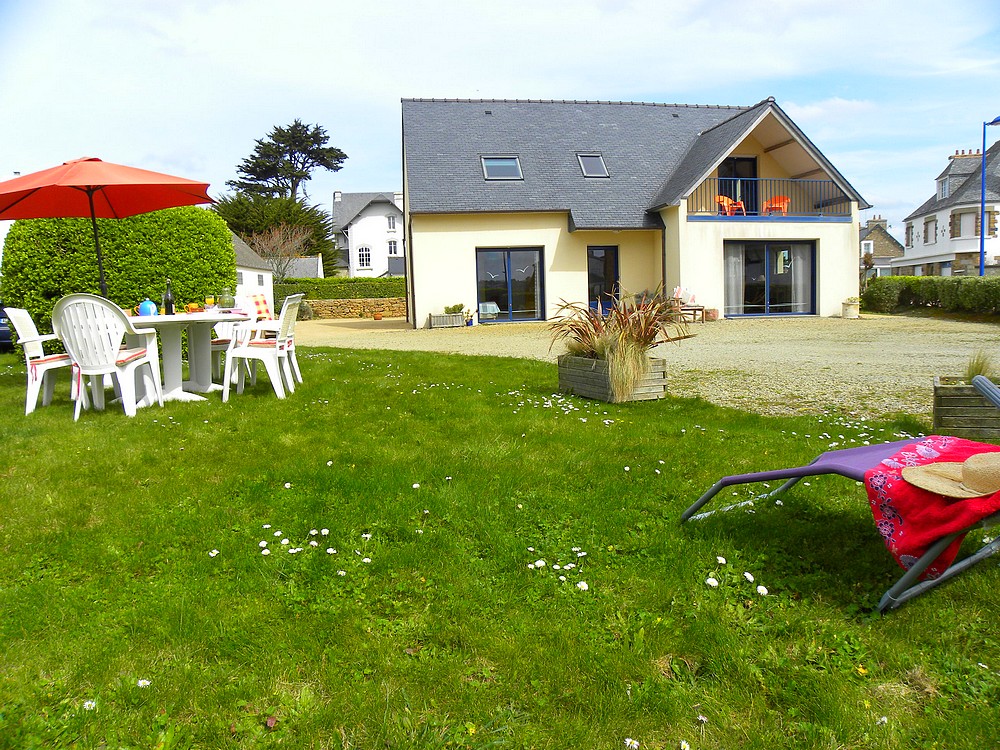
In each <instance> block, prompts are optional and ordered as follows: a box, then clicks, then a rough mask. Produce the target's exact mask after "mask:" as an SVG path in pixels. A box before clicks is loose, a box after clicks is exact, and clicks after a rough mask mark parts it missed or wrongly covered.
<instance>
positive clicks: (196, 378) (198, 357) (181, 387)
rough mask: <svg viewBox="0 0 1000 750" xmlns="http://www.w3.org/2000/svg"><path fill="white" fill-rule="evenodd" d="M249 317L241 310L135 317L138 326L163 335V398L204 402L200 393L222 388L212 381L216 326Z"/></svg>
mask: <svg viewBox="0 0 1000 750" xmlns="http://www.w3.org/2000/svg"><path fill="white" fill-rule="evenodd" d="M249 319H250V317H249V316H248V315H245V314H244V313H241V312H221V311H220V312H199V313H174V314H173V315H136V316H133V318H132V321H133V323H134V324H135V326H136V327H137V328H155V329H156V330H157V331H158V332H159V334H160V335H159V339H160V360H161V361H160V365H161V367H162V369H163V400H164V401H204V400H205V399H204V397H203V396H199V395H198V394H199V393H208V392H209V391H212V390H221V389H222V386H221V385H216V384H213V383H212V326H214V325H215V324H216V323H229V322H234V323H235V322H241V321H244V320H249ZM185 328H186V329H187V332H188V379H187V380H183V375H182V370H181V366H182V362H181V331H183V330H184V329H185Z"/></svg>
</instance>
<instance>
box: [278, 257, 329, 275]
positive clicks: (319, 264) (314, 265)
mask: <svg viewBox="0 0 1000 750" xmlns="http://www.w3.org/2000/svg"><path fill="white" fill-rule="evenodd" d="M285 276H286V277H287V278H290V279H322V278H323V256H322V255H307V256H305V257H302V258H289V259H288V269H287V270H286V272H285Z"/></svg>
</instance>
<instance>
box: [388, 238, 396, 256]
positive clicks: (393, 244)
mask: <svg viewBox="0 0 1000 750" xmlns="http://www.w3.org/2000/svg"><path fill="white" fill-rule="evenodd" d="M397 247H398V243H397V242H396V240H389V255H397V254H398V251H397Z"/></svg>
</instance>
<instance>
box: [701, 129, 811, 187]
mask: <svg viewBox="0 0 1000 750" xmlns="http://www.w3.org/2000/svg"><path fill="white" fill-rule="evenodd" d="M729 155H730V156H736V157H740V156H755V157H757V177H758V178H759V179H787V178H789V177H791V175H790V174H788V172H787V171H786V170H785V169H782V167H781V166H780V165H779V164H778V162H776V161H775V160H774V157H773V156H771V154H770V153H769V152H766V151H764V147H763V146H761V145H760V143H759V142H758V141H757V139H756V138H754V137H753V135H748V136H747V137H746V138H744V139H743V140H742V141H740V144H739V145H738V146H737V147H736V148H734V149H733V150H732V151H731V152H730V153H729ZM718 176H719V170H718V169H716V170H715V171H714V172H712V174H710V175H709V177H718Z"/></svg>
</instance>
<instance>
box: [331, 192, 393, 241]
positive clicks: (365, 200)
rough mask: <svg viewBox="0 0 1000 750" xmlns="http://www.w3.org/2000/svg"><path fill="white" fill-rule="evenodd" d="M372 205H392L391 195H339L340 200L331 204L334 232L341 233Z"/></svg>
mask: <svg viewBox="0 0 1000 750" xmlns="http://www.w3.org/2000/svg"><path fill="white" fill-rule="evenodd" d="M372 203H393V193H341V198H340V200H339V201H338V200H335V201H334V202H333V227H334V230H335V231H338V232H340V231H343V229H344V227H348V226H350V225H351V222H352V221H354V220H355V219H356V218H358V214H360V213H361V212H362V211H364V210H365V209H366V208H368V206H370V205H371V204H372ZM393 205H395V204H393Z"/></svg>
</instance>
